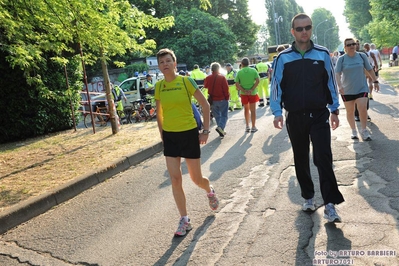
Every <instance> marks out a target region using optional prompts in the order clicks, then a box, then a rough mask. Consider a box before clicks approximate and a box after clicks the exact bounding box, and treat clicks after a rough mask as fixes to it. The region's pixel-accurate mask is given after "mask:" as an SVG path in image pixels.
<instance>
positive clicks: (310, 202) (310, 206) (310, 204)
mask: <svg viewBox="0 0 399 266" xmlns="http://www.w3.org/2000/svg"><path fill="white" fill-rule="evenodd" d="M302 210H303V211H304V212H314V211H315V210H316V205H315V204H314V199H313V198H311V199H307V200H306V201H305V203H304V204H303V205H302Z"/></svg>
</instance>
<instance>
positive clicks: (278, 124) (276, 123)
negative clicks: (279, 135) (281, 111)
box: [273, 115, 284, 129]
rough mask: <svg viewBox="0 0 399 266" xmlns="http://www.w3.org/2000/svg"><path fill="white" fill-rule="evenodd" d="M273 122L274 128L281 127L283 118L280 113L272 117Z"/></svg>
mask: <svg viewBox="0 0 399 266" xmlns="http://www.w3.org/2000/svg"><path fill="white" fill-rule="evenodd" d="M273 124H274V127H275V128H278V129H282V128H283V125H284V118H283V116H282V115H280V116H276V117H274V120H273Z"/></svg>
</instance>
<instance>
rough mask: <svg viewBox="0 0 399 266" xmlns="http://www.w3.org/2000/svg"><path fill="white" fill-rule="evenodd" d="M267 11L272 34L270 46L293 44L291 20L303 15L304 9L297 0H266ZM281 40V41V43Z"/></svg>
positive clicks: (267, 22)
mask: <svg viewBox="0 0 399 266" xmlns="http://www.w3.org/2000/svg"><path fill="white" fill-rule="evenodd" d="M265 7H266V11H267V17H268V19H267V21H266V25H267V29H268V32H269V34H270V36H269V41H268V44H269V45H276V44H284V43H291V42H292V41H293V40H294V39H293V37H292V35H291V20H292V18H293V17H294V16H295V15H296V14H298V13H303V8H302V7H301V6H298V4H297V3H296V1H295V0H265ZM279 40H280V41H279Z"/></svg>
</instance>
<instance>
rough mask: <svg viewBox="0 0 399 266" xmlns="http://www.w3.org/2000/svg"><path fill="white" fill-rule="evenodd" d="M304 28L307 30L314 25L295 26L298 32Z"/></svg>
mask: <svg viewBox="0 0 399 266" xmlns="http://www.w3.org/2000/svg"><path fill="white" fill-rule="evenodd" d="M303 29H305V30H306V31H308V30H311V29H312V25H307V26H305V27H296V28H295V31H296V32H302V31H303Z"/></svg>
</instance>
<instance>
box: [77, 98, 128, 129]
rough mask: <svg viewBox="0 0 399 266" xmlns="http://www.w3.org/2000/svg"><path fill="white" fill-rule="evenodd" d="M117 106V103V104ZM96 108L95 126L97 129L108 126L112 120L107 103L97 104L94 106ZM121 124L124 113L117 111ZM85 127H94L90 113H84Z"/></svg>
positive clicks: (94, 114)
mask: <svg viewBox="0 0 399 266" xmlns="http://www.w3.org/2000/svg"><path fill="white" fill-rule="evenodd" d="M115 104H116V103H115ZM93 107H95V111H94V112H93V118H94V125H95V126H96V127H104V126H107V123H108V121H109V120H110V113H109V111H108V107H107V106H105V102H97V103H96V104H94V105H93ZM117 114H118V118H119V123H121V116H122V112H121V111H119V110H117ZM83 115H84V120H83V122H84V125H85V127H86V128H89V127H92V124H93V123H92V119H91V115H90V112H84V114H83Z"/></svg>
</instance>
